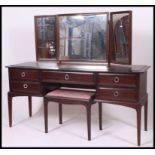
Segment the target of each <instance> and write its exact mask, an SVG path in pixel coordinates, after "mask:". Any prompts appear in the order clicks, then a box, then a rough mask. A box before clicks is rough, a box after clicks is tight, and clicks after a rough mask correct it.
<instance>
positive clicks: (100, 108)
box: [98, 102, 102, 130]
mask: <svg viewBox="0 0 155 155" xmlns="http://www.w3.org/2000/svg"><path fill="white" fill-rule="evenodd" d="M98 105H99V106H98V110H99V129H100V130H102V103H101V102H99V103H98Z"/></svg>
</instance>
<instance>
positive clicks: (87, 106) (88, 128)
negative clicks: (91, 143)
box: [86, 103, 91, 140]
mask: <svg viewBox="0 0 155 155" xmlns="http://www.w3.org/2000/svg"><path fill="white" fill-rule="evenodd" d="M88 104H89V103H88ZM86 109H87V130H88V140H91V105H90V104H89V105H86Z"/></svg>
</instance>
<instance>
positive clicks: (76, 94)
mask: <svg viewBox="0 0 155 155" xmlns="http://www.w3.org/2000/svg"><path fill="white" fill-rule="evenodd" d="M94 96H95V92H92V91H84V90H70V89H61V88H60V89H56V90H54V91H51V92H49V93H48V94H47V95H45V97H44V119H45V133H48V102H49V101H53V102H58V103H59V123H60V124H62V104H69V105H84V106H85V107H86V111H87V128H88V140H91V106H92V105H93V104H94V101H93V99H94Z"/></svg>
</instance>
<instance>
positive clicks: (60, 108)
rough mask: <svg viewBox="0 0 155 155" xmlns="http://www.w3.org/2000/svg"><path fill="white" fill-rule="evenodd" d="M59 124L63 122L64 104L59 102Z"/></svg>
mask: <svg viewBox="0 0 155 155" xmlns="http://www.w3.org/2000/svg"><path fill="white" fill-rule="evenodd" d="M59 124H62V104H61V103H59Z"/></svg>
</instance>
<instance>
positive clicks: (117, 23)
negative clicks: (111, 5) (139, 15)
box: [112, 13, 131, 64]
mask: <svg viewBox="0 0 155 155" xmlns="http://www.w3.org/2000/svg"><path fill="white" fill-rule="evenodd" d="M129 16H130V13H115V14H113V16H112V31H113V33H112V44H113V45H112V51H113V56H112V57H113V61H115V62H116V63H127V64H128V63H130V61H131V60H130V59H131V58H130V57H131V44H130V43H131V41H130V39H131V36H130V35H131V34H130V33H131V30H130V28H131V21H130V17H129Z"/></svg>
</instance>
